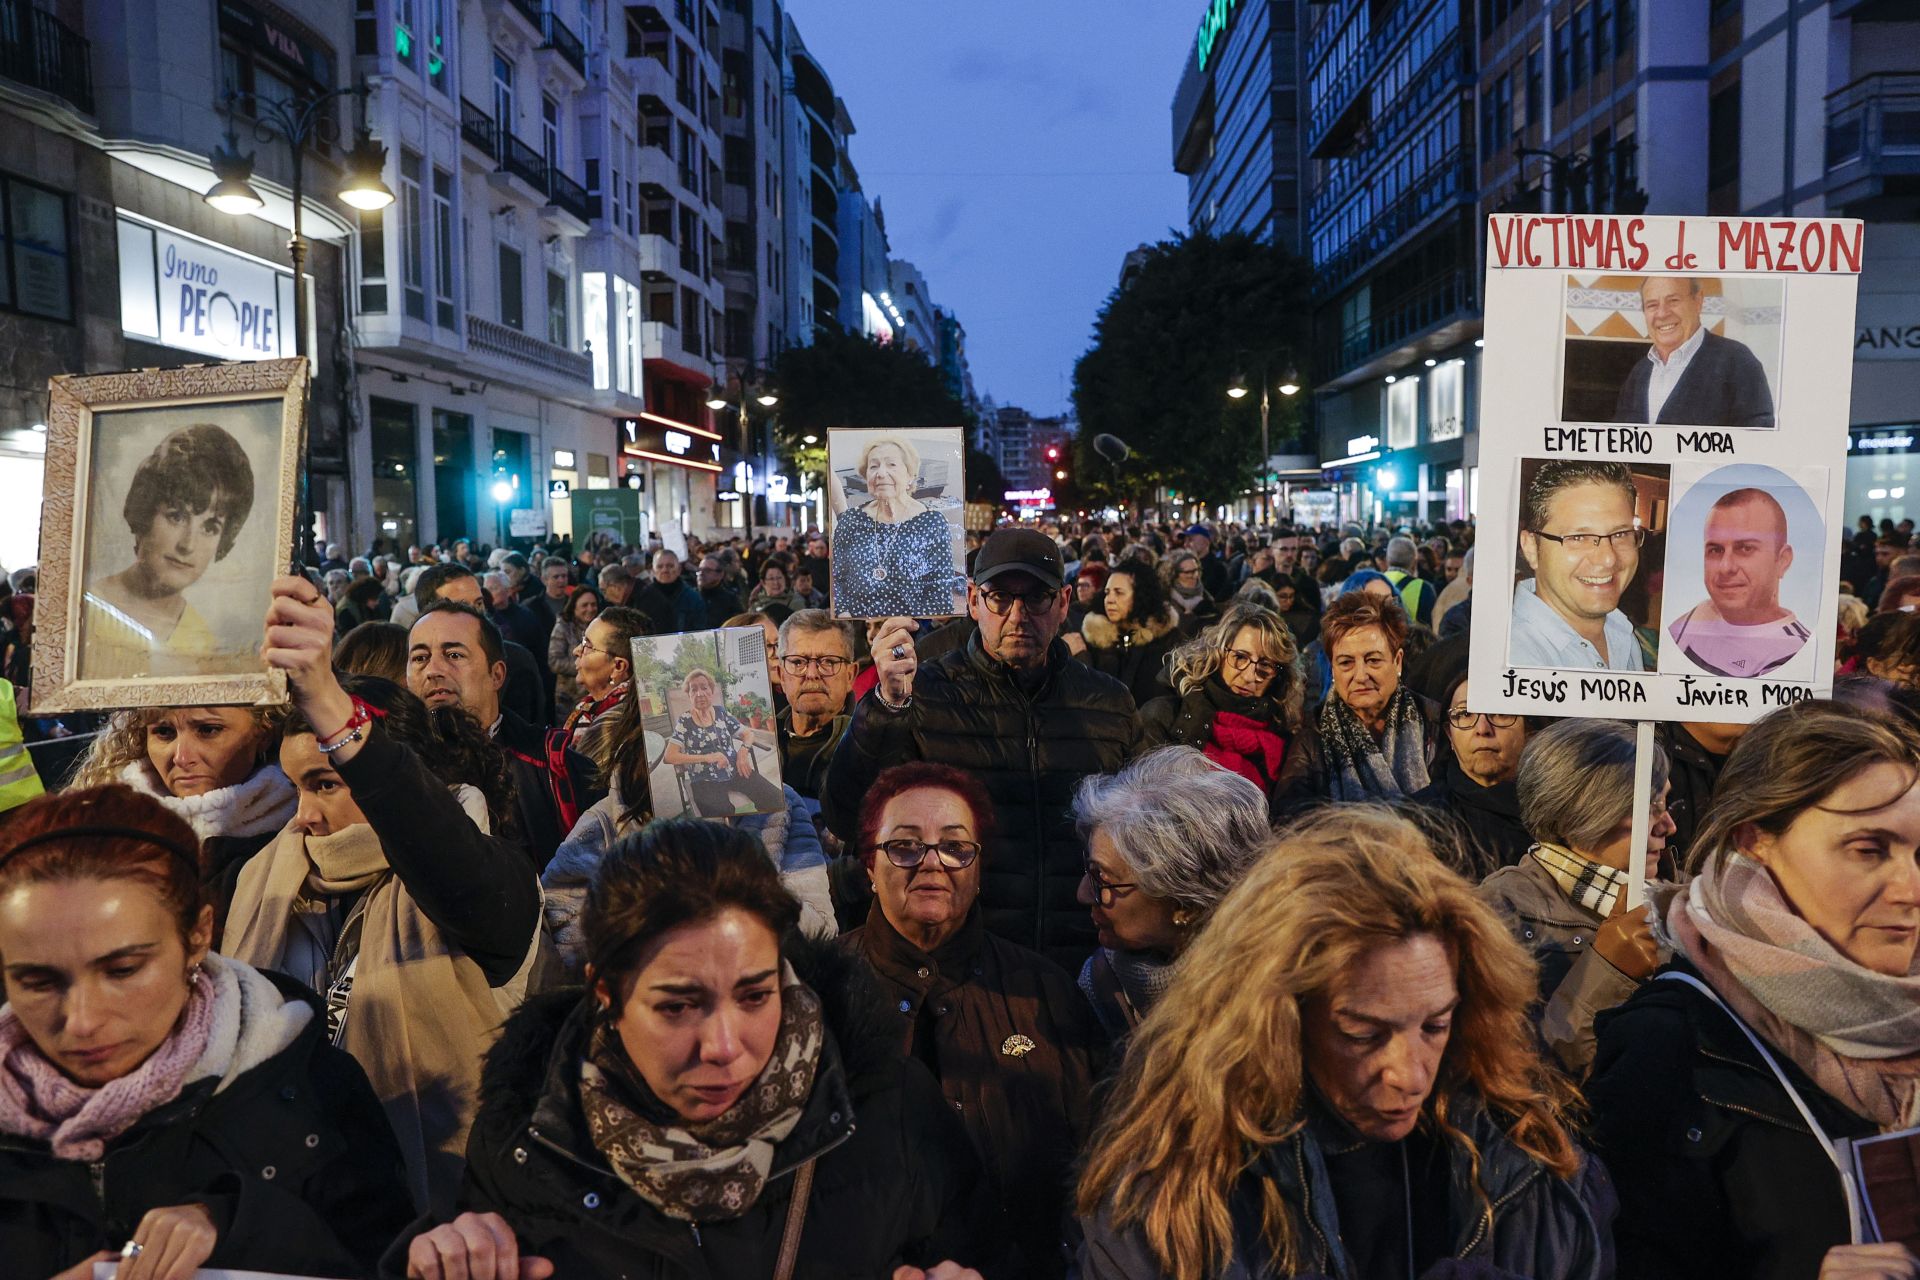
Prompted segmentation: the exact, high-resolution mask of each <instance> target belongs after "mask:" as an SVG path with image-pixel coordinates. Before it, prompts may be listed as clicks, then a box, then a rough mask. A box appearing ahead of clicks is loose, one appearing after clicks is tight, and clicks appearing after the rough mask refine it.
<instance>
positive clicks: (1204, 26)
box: [1198, 0, 1240, 71]
mask: <svg viewBox="0 0 1920 1280" xmlns="http://www.w3.org/2000/svg"><path fill="white" fill-rule="evenodd" d="M1239 3H1240V0H1208V4H1207V11H1206V12H1205V13H1204V14H1202V15H1201V17H1200V37H1199V42H1198V43H1199V47H1200V69H1201V70H1202V71H1205V70H1206V69H1207V61H1208V59H1210V58H1212V57H1213V46H1214V44H1215V42H1217V41H1218V40H1219V39H1220V37H1221V36H1223V35H1225V34H1226V31H1227V28H1228V27H1229V26H1231V25H1232V23H1233V11H1234V9H1235V8H1237V7H1238V5H1239Z"/></svg>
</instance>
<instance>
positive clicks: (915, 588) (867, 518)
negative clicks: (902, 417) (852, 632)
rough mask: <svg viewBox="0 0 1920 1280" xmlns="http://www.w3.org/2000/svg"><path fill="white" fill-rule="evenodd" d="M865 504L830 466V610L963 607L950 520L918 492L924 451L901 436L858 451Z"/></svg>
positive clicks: (887, 614)
mask: <svg viewBox="0 0 1920 1280" xmlns="http://www.w3.org/2000/svg"><path fill="white" fill-rule="evenodd" d="M858 471H859V475H860V480H861V483H862V484H864V485H865V486H866V491H867V501H866V502H865V503H863V504H861V505H860V506H852V505H850V503H849V502H848V499H847V491H846V486H845V484H844V483H842V481H841V479H840V473H839V472H838V471H835V470H834V469H833V468H832V467H828V468H827V500H828V502H829V503H830V504H831V505H832V507H833V517H834V526H833V560H832V572H833V609H834V612H835V613H836V614H838V615H840V616H841V617H849V618H937V617H943V616H947V615H951V614H956V613H960V612H962V611H963V598H962V596H961V594H960V593H961V592H962V591H963V590H964V589H965V581H964V579H962V578H961V576H960V575H959V574H958V573H957V572H956V571H955V567H954V555H953V533H952V528H951V526H950V525H948V523H947V518H946V517H945V516H943V515H941V514H940V513H939V512H938V511H935V510H934V509H932V508H931V507H929V506H927V505H926V503H924V502H922V501H920V499H919V498H917V497H915V496H914V495H915V493H916V492H917V491H918V490H919V488H920V452H919V450H917V449H915V448H914V447H913V443H912V442H911V441H909V440H907V439H906V438H905V437H903V436H881V437H879V438H877V439H875V440H872V441H871V442H869V443H868V444H867V445H866V447H865V448H863V449H861V451H860V461H859V466H858Z"/></svg>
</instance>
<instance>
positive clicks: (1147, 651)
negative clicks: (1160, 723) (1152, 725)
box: [1080, 605, 1186, 707]
mask: <svg viewBox="0 0 1920 1280" xmlns="http://www.w3.org/2000/svg"><path fill="white" fill-rule="evenodd" d="M1080 635H1081V637H1082V638H1083V639H1085V640H1086V642H1087V651H1086V653H1085V654H1084V655H1082V657H1083V660H1084V661H1085V662H1086V663H1087V665H1088V666H1090V667H1092V668H1093V669H1094V670H1095V671H1100V672H1104V673H1106V674H1107V675H1110V676H1112V677H1113V678H1114V679H1115V680H1118V681H1119V682H1120V683H1121V684H1123V685H1125V686H1127V692H1129V693H1131V694H1132V695H1133V704H1134V705H1135V706H1136V707H1144V706H1146V705H1147V703H1149V702H1151V701H1152V700H1153V699H1155V698H1157V697H1159V696H1160V695H1161V694H1163V693H1166V692H1167V682H1166V680H1165V678H1164V676H1165V670H1166V663H1167V655H1168V654H1170V653H1172V652H1173V651H1174V650H1175V649H1176V648H1178V647H1179V646H1180V645H1181V643H1182V642H1183V641H1185V640H1186V636H1185V635H1183V634H1182V633H1181V630H1180V614H1179V612H1178V611H1177V610H1175V609H1174V607H1173V606H1172V605H1168V606H1166V608H1164V609H1162V610H1161V611H1160V616H1159V617H1157V618H1153V619H1150V620H1149V621H1146V622H1133V621H1131V620H1130V621H1128V622H1126V623H1124V624H1121V625H1118V626H1116V625H1115V624H1114V623H1113V622H1111V621H1109V620H1108V618H1107V616H1106V615H1105V614H1103V613H1089V614H1088V615H1087V616H1086V620H1085V621H1083V622H1082V623H1081V624H1080Z"/></svg>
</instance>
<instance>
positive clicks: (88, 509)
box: [32, 360, 308, 712]
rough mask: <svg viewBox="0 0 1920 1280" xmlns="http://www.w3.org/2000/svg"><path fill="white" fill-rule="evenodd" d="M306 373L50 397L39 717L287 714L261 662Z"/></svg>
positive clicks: (219, 372)
mask: <svg viewBox="0 0 1920 1280" xmlns="http://www.w3.org/2000/svg"><path fill="white" fill-rule="evenodd" d="M307 376H308V373H307V362H306V361H305V360H263V361H257V362H251V363H236V364H224V365H195V366H190V367H188V368H184V369H145V370H140V371H137V372H133V373H108V374H91V375H84V376H83V375H69V376H64V377H58V378H54V379H53V380H52V382H51V384H50V386H49V398H50V401H51V408H50V412H49V416H48V419H47V462H46V482H45V501H44V506H43V508H42V511H41V517H40V595H39V605H38V608H37V609H36V610H35V613H36V615H37V618H36V621H37V622H38V627H37V633H36V641H37V643H36V644H35V645H34V650H33V704H32V705H33V709H34V710H35V711H36V712H40V711H53V710H94V709H100V708H108V707H142V706H208V705H219V704H229V705H231V704H244V703H254V704H260V703H274V702H284V701H285V700H286V696H287V693H286V680H285V677H284V676H283V675H281V673H279V672H268V671H266V670H265V669H263V667H262V665H261V661H260V619H261V616H262V614H263V613H264V612H265V609H266V602H267V593H268V588H269V586H270V585H271V583H272V582H273V579H274V578H275V577H276V576H277V575H278V574H280V573H282V572H284V571H285V568H286V565H287V562H288V559H289V557H290V555H291V553H292V550H293V545H294V527H295V524H296V523H297V520H298V516H297V509H298V506H299V501H300V465H301V456H302V452H303V448H304V441H305V434H306V421H305V396H306V384H307Z"/></svg>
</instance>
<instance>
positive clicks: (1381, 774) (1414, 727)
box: [1319, 685, 1432, 800]
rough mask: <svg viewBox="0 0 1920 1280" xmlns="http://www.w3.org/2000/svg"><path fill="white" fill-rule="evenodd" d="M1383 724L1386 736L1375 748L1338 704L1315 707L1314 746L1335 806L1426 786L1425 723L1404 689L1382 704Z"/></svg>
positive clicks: (1370, 737) (1403, 793) (1362, 727)
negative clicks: (1323, 757) (1322, 755)
mask: <svg viewBox="0 0 1920 1280" xmlns="http://www.w3.org/2000/svg"><path fill="white" fill-rule="evenodd" d="M1386 719H1387V731H1386V732H1385V733H1384V734H1382V735H1381V737H1380V740H1379V741H1378V742H1376V741H1374V737H1373V734H1372V733H1371V732H1370V731H1369V730H1368V729H1367V726H1366V725H1364V724H1362V723H1361V722H1360V717H1359V716H1357V715H1355V714H1353V710H1352V708H1350V707H1348V706H1347V704H1346V703H1344V702H1342V701H1340V699H1339V698H1337V697H1331V698H1328V699H1327V700H1326V701H1325V702H1323V703H1321V704H1320V725H1319V728H1320V740H1321V742H1322V743H1323V744H1324V745H1325V748H1326V752H1327V762H1328V764H1329V765H1331V766H1332V767H1331V768H1330V769H1328V771H1327V775H1328V776H1327V787H1328V791H1329V792H1330V793H1331V795H1332V797H1333V798H1334V799H1335V800H1379V799H1382V798H1384V797H1388V796H1396V795H1400V796H1410V795H1412V794H1413V793H1414V792H1416V791H1418V790H1420V789H1421V788H1422V787H1424V786H1426V785H1427V783H1428V782H1430V781H1432V779H1431V778H1429V777H1428V776H1427V725H1426V721H1425V720H1423V719H1421V717H1420V704H1419V703H1417V702H1415V701H1414V697H1413V694H1412V693H1410V692H1408V690H1407V687H1406V686H1405V685H1401V686H1400V687H1399V688H1398V689H1395V690H1394V691H1393V696H1392V697H1390V698H1388V699H1387V717H1386Z"/></svg>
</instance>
